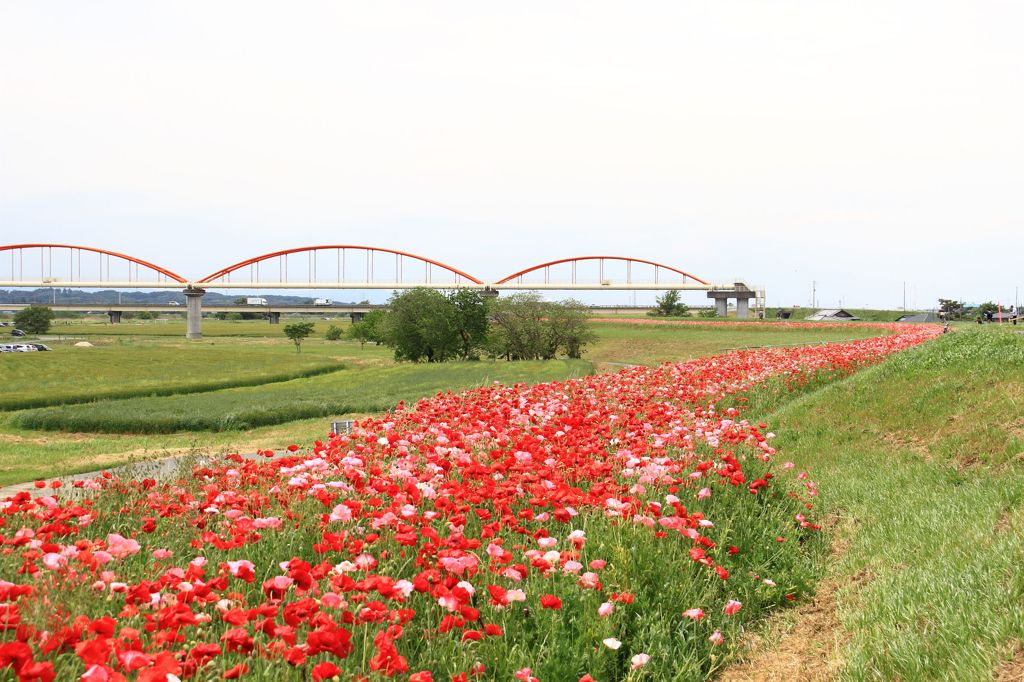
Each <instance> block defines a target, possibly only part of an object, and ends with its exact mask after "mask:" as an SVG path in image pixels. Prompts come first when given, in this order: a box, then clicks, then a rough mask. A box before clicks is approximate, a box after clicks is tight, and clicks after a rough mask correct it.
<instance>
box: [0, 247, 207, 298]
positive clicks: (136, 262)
mask: <svg viewBox="0 0 1024 682" xmlns="http://www.w3.org/2000/svg"><path fill="white" fill-rule="evenodd" d="M36 249H38V250H39V279H38V280H33V279H26V278H25V251H26V250H30V251H31V250H36ZM55 249H56V250H58V251H67V258H68V260H67V261H64V260H63V258H64V256H63V255H61V256H59V257H58V266H63V264H64V263H66V264H67V266H68V269H67V271H66V272H67V275H68V276H67V277H66V278H65V277H56V276H54V250H55ZM4 251H7V252H10V256H11V258H10V270H9V272H10V280H6V281H5V280H0V286H11V287H62V286H69V285H73V286H76V287H81V288H87V289H88V288H100V287H119V286H120V287H125V288H167V287H171V288H179V287H180V286H181V285H183V284H187V282H188V280H186V279H185V278H184V277H182V276H181V275H179V274H177V273H175V272H172V271H170V270H168V269H167V268H164V267H161V266H159V265H155V264H153V263H150V262H149V261H145V260H142V259H141V258H136V257H135V256H129V255H127V254H123V253H118V252H117V251H110V250H107V249H99V248H95V247H92V246H79V245H77V244H43V243H38V244H7V245H6V246H0V253H2V252H4ZM83 252H88V253H94V254H97V255H99V270H98V274H99V278H98V279H96V280H84V279H82V269H83V268H82V253H83ZM32 257H33V263H32V264H33V265H34V254H33V255H32ZM111 258H114V259H116V260H117V261H123V262H124V263H126V264H127V268H128V269H127V275H128V277H127V279H126V280H123V281H115V280H113V279H112V278H111V270H112V266H111V262H110V260H111ZM6 260H7V259H6V258H4V257H3V256H0V277H2V275H3V272H4V270H5V268H4V264H5V263H4V261H6ZM30 268H31V265H30ZM141 268H145V269H146V270H149V271H151V272H153V273H154V274H155V275H156V279H155V280H143V279H142V276H141V275H142V272H140V269H141ZM104 269H105V270H106V273H107V274H106V277H104V275H103V272H104ZM133 269H134V278H133ZM76 270H77V273H78V276H77V278H76V276H75V272H76ZM117 270H118V271H119V270H120V267H118V268H117ZM63 272H65V271H63V270H61V273H62V274H63Z"/></svg>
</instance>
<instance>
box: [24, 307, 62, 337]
mask: <svg viewBox="0 0 1024 682" xmlns="http://www.w3.org/2000/svg"><path fill="white" fill-rule="evenodd" d="M54 317H55V316H54V314H53V311H52V310H51V309H50V308H49V307H47V306H45V305H30V306H28V307H27V308H23V309H21V310H19V311H18V312H17V313H15V315H14V326H15V327H17V328H18V329H20V330H22V331H24V332H27V333H29V334H45V333H46V332H48V331H50V323H52V322H53V318H54Z"/></svg>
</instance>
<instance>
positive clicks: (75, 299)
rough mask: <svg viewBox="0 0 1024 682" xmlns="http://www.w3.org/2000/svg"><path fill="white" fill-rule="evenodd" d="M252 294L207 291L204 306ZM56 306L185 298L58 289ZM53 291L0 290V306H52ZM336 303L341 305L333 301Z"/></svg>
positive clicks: (302, 300)
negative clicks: (13, 304)
mask: <svg viewBox="0 0 1024 682" xmlns="http://www.w3.org/2000/svg"><path fill="white" fill-rule="evenodd" d="M119 295H120V299H118V296H119ZM252 295H253V294H250V293H245V292H239V293H237V294H230V295H226V294H220V293H217V292H215V291H208V292H206V295H205V296H203V304H204V305H226V304H231V303H233V302H234V301H235V299H238V298H243V297H245V296H252ZM259 296H261V297H262V298H265V299H267V303H271V304H279V305H289V304H291V305H303V304H312V303H313V298H312V297H310V296H279V295H273V294H269V295H268V294H259ZM56 298H57V303H68V304H82V305H90V304H95V305H109V304H111V303H118V302H119V301H120V302H121V303H138V304H150V305H158V304H167V303H170V302H171V301H177V302H178V303H180V304H182V305H184V304H185V295H184V294H182V293H181V292H180V291H176V290H170V291H122V292H118V291H115V290H113V289H105V290H103V291H82V290H80V289H57V290H56ZM53 301H54V290H53V289H0V303H40V304H43V305H45V304H47V303H51V304H52V303H53ZM335 303H344V302H343V301H338V300H335Z"/></svg>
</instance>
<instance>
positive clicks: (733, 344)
mask: <svg viewBox="0 0 1024 682" xmlns="http://www.w3.org/2000/svg"><path fill="white" fill-rule="evenodd" d="M594 329H595V331H596V332H597V335H598V341H597V343H596V344H594V346H593V347H592V348H590V349H589V350H588V352H587V354H586V358H587V359H588V360H590V361H591V362H595V363H623V364H634V365H657V364H660V363H662V362H673V361H677V362H678V361H682V360H690V359H693V358H697V357H704V356H707V355H715V354H718V353H726V352H728V351H730V350H736V349H738V348H752V347H760V346H799V345H805V344H811V343H822V342H829V341H846V340H850V339H865V338H869V337H872V336H878V334H879V333H881V332H880V330H878V329H871V328H864V327H853V326H844V325H842V324H834V325H821V326H818V327H814V328H811V329H800V328H797V329H792V328H786V327H784V326H782V325H777V324H770V323H760V324H758V323H755V322H752V323H750V324H744V325H735V324H729V325H728V326H722V325H716V323H715V322H714V321H710V322H709V323H708V324H705V325H701V324H681V325H671V324H666V325H658V324H630V323H599V324H595V325H594Z"/></svg>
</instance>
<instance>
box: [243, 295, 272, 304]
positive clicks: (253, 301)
mask: <svg viewBox="0 0 1024 682" xmlns="http://www.w3.org/2000/svg"><path fill="white" fill-rule="evenodd" d="M245 304H246V305H266V304H267V299H265V298H259V297H258V296H249V297H247V298H246V299H245Z"/></svg>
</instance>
